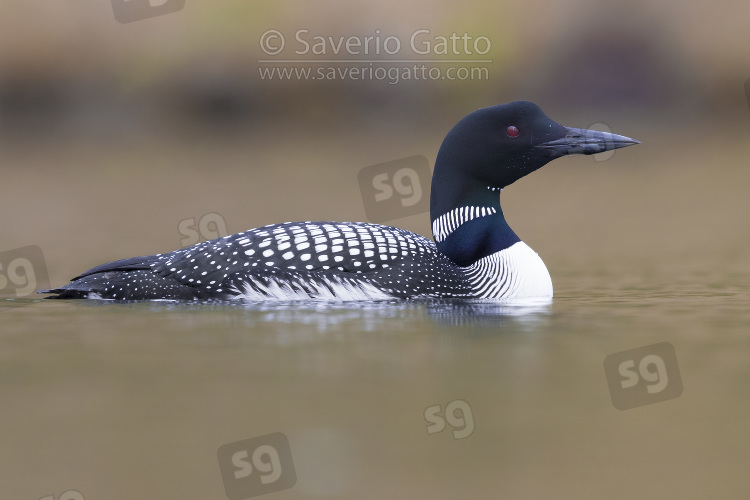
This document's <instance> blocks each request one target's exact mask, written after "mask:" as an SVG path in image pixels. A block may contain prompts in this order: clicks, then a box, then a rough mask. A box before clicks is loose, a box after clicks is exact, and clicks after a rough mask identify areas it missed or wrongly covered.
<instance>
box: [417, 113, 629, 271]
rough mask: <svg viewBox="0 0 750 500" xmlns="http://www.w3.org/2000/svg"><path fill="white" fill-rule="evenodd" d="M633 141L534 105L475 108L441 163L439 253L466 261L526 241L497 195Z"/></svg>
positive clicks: (437, 177)
mask: <svg viewBox="0 0 750 500" xmlns="http://www.w3.org/2000/svg"><path fill="white" fill-rule="evenodd" d="M633 144H639V142H638V141H636V140H634V139H630V138H628V137H624V136H621V135H617V134H612V133H609V132H599V131H596V130H586V129H578V128H570V127H565V126H563V125H560V124H559V123H557V122H555V121H553V120H551V119H550V118H549V117H547V115H545V114H544V112H543V111H542V110H541V109H540V108H539V106H537V105H536V104H534V103H532V102H528V101H516V102H512V103H509V104H500V105H497V106H491V107H489V108H483V109H479V110H477V111H474V112H473V113H471V114H469V115H467V116H466V117H464V118H463V119H462V120H461V121H459V122H458V123H457V124H456V125H455V126H454V127H453V129H451V131H450V132H448V135H447V136H446V137H445V139H444V140H443V144H442V145H441V146H440V151H439V152H438V156H437V160H436V162H435V171H434V172H433V175H432V190H431V193H430V219H431V221H432V229H433V237H434V238H435V242H436V243H437V244H438V249H439V250H440V251H441V252H442V253H444V254H445V255H447V256H448V257H450V258H451V259H452V260H453V261H454V262H456V263H461V264H466V263H471V262H475V261H476V260H477V259H478V258H481V257H483V256H485V255H489V254H490V253H492V252H494V251H497V250H498V249H502V248H505V247H507V246H509V245H511V244H513V243H514V242H516V241H520V240H519V238H518V237H517V236H516V235H515V234H514V233H513V231H512V230H511V229H510V227H508V226H507V223H506V222H505V219H504V217H503V215H502V210H501V209H500V200H499V196H498V193H497V191H499V190H501V189H502V188H504V187H506V186H508V185H510V184H512V183H514V182H515V181H517V180H518V179H520V178H521V177H523V176H525V175H528V174H530V173H531V172H533V171H535V170H537V169H539V168H541V167H543V166H544V165H546V164H547V163H548V162H550V161H551V160H554V159H555V158H559V157H561V156H565V155H570V154H587V155H590V154H595V153H602V152H604V151H611V150H613V149H617V148H623V147H626V146H630V145H633Z"/></svg>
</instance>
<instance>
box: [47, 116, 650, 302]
mask: <svg viewBox="0 0 750 500" xmlns="http://www.w3.org/2000/svg"><path fill="white" fill-rule="evenodd" d="M637 143H638V142H637V141H634V140H632V139H629V138H627V137H623V136H619V135H615V134H609V133H604V132H596V131H590V130H581V129H572V128H567V127H563V126H562V125H559V124H557V123H555V122H554V121H552V120H550V119H549V118H547V116H546V115H544V113H543V112H542V110H541V109H539V107H538V106H536V105H535V104H533V103H530V102H524V101H519V102H514V103H510V104H505V105H498V106H493V107H490V108H483V109H480V110H477V111H475V112H474V113H471V114H470V115H468V116H466V117H465V118H464V119H463V120H461V121H460V122H459V123H458V124H457V125H456V126H455V127H454V128H453V129H452V130H451V131H450V132H449V133H448V135H447V136H446V138H445V140H444V141H443V144H442V146H441V148H440V152H439V153H438V157H437V161H436V163H435V171H434V173H433V179H432V191H431V195H430V196H431V199H430V216H431V220H432V233H433V237H434V242H433V241H431V240H428V239H427V238H425V237H423V236H420V235H418V234H415V233H412V232H409V231H405V230H403V229H398V228H395V227H389V226H381V225H378V224H366V223H352V222H345V223H338V222H287V223H283V224H274V225H269V226H265V227H261V228H258V229H251V230H249V231H245V232H242V233H238V234H235V235H232V236H226V237H223V238H218V239H215V240H211V241H206V242H203V243H199V244H197V245H194V246H192V247H189V248H184V249H181V250H176V251H174V252H170V253H166V254H159V255H153V256H145V257H134V258H131V259H124V260H119V261H115V262H111V263H109V264H103V265H101V266H97V267H95V268H93V269H90V270H88V271H86V272H85V273H83V274H81V275H80V276H77V277H76V278H73V280H72V281H71V283H69V284H67V285H65V286H62V287H60V288H55V289H52V290H41V291H40V292H39V293H55V294H57V295H56V296H55V297H54V298H62V299H85V298H89V299H113V300H159V299H161V300H249V301H255V300H295V299H329V300H374V299H394V298H396V299H413V298H457V299H484V300H505V299H536V298H539V299H545V298H551V297H552V281H551V279H550V275H549V272H548V271H547V268H546V267H545V265H544V263H543V262H542V260H541V258H540V257H539V256H538V255H537V254H536V253H535V252H534V251H533V250H532V249H531V248H529V247H528V246H527V245H526V244H525V243H524V242H523V241H521V239H520V238H519V237H518V236H516V234H515V233H514V232H513V230H512V229H511V228H510V226H508V223H507V222H506V220H505V217H504V216H503V212H502V210H501V208H500V197H499V191H500V190H502V188H504V187H505V186H507V185H509V184H511V183H513V182H515V181H516V180H518V179H520V178H521V177H523V176H525V175H527V174H528V173H530V172H533V171H534V170H537V169H538V168H540V167H542V166H543V165H544V164H546V163H547V162H549V161H550V160H552V159H554V158H557V157H560V156H563V155H566V154H594V153H599V152H602V151H607V150H612V149H616V148H619V147H625V146H628V145H631V144H637Z"/></svg>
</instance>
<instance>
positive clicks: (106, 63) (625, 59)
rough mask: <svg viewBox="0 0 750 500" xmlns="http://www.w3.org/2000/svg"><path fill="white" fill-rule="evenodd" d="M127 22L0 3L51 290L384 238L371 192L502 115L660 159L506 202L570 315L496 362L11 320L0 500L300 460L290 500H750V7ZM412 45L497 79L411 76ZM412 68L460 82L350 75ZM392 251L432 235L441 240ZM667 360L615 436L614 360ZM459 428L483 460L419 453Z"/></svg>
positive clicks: (155, 316)
mask: <svg viewBox="0 0 750 500" xmlns="http://www.w3.org/2000/svg"><path fill="white" fill-rule="evenodd" d="M113 2H114V3H115V5H114V6H113V3H112V2H110V1H107V0H100V1H97V2H94V1H76V2H71V1H68V2H59V1H58V2H51V1H41V0H2V1H0V253H2V252H6V251H12V250H13V249H20V248H25V247H27V246H31V245H35V246H38V247H39V248H40V249H41V251H42V252H43V256H44V261H45V262H46V267H47V270H48V272H49V280H50V282H51V284H52V285H53V286H59V285H62V284H64V283H65V282H67V280H68V279H70V278H71V277H72V276H75V275H77V274H78V273H80V272H82V271H84V270H86V269H88V268H90V267H93V266H95V265H97V264H101V263H103V262H108V261H112V260H116V259H120V258H125V257H131V256H135V255H149V254H153V253H159V252H166V251H171V250H174V249H177V248H179V247H181V246H183V245H186V244H191V243H195V242H197V240H198V239H205V238H208V237H213V236H216V234H212V231H213V232H215V231H219V230H221V231H226V232H228V233H235V232H238V231H242V230H245V229H249V228H253V227H258V226H261V225H265V224H270V223H276V222H283V221H296V220H334V221H345V220H348V221H367V214H366V211H365V204H364V202H363V198H362V193H361V191H360V187H359V184H358V174H359V172H360V171H361V170H362V169H365V168H367V167H369V166H372V165H377V164H381V163H385V162H391V161H395V160H399V159H403V158H410V157H413V156H424V157H426V158H427V160H428V163H429V165H430V168H431V167H432V165H433V164H434V160H435V157H436V154H437V150H438V148H439V146H440V143H441V141H442V139H443V137H444V136H445V134H446V133H447V132H448V130H450V128H451V127H452V126H453V125H454V124H455V123H456V122H457V121H458V120H459V119H461V118H462V117H463V116H465V115H466V114H468V113H469V112H471V111H473V110H475V109H477V108H480V107H485V106H489V105H493V104H498V103H504V102H509V101H514V100H519V99H526V100H531V101H534V102H536V103H537V104H539V105H540V106H541V107H542V109H543V110H544V111H545V112H546V113H547V115H548V116H550V117H551V118H552V119H554V120H556V121H558V122H560V123H562V124H564V125H567V126H572V127H581V128H584V127H589V126H592V125H597V127H602V126H604V127H606V128H608V129H610V130H611V131H613V132H615V133H618V134H622V135H626V136H629V137H633V138H635V139H638V140H640V141H642V144H641V145H638V146H636V147H632V148H627V149H624V150H618V151H616V152H615V154H614V155H612V156H611V158H609V159H606V161H597V160H596V159H595V158H592V157H566V158H562V159H559V160H556V161H555V162H554V163H552V164H550V165H549V166H547V167H545V168H544V169H542V170H540V171H539V172H536V173H534V174H533V175H531V176H529V177H528V178H525V179H523V180H521V181H519V182H518V183H517V184H516V185H514V186H511V187H510V188H508V189H506V190H505V191H504V192H503V201H502V203H503V209H504V212H505V214H506V217H507V219H508V221H509V223H510V225H511V227H513V228H514V230H515V231H516V233H517V234H518V235H519V236H520V237H521V238H522V239H523V240H524V241H526V242H527V243H528V244H529V245H530V246H531V247H532V248H533V249H534V250H536V251H537V252H539V254H540V255H541V256H542V258H543V259H544V261H545V263H546V264H547V266H548V269H549V271H550V274H551V276H552V279H553V283H554V285H555V293H556V298H555V303H554V305H553V306H552V309H551V314H549V315H542V316H541V317H533V318H531V319H526V320H524V319H518V318H515V319H514V318H505V317H504V314H500V316H501V319H500V320H499V324H498V325H496V328H495V329H494V330H493V333H488V332H487V331H483V332H480V333H477V332H475V331H472V332H470V334H469V333H467V332H465V331H463V330H460V329H458V330H456V329H454V330H451V329H450V328H447V327H446V326H444V325H443V326H435V324H433V323H432V322H431V321H430V320H429V318H427V319H425V317H423V315H424V311H422V310H421V309H418V308H417V309H412V308H410V307H408V306H405V307H401V308H396V309H393V310H392V311H389V312H388V313H387V314H386V315H385V316H383V315H382V314H381V313H378V312H373V311H370V310H367V309H366V308H365V309H363V310H359V309H354V310H343V311H338V312H337V311H327V310H323V309H322V308H317V307H313V308H312V309H304V308H303V309H302V310H301V312H300V311H298V310H297V309H295V308H294V307H290V308H287V309H283V308H282V309H279V310H276V309H273V308H270V309H268V310H262V311H251V312H242V311H237V310H232V311H226V310H219V311H212V310H209V309H204V310H200V311H197V310H196V311H185V310H177V311H169V310H164V309H158V308H157V309H158V310H157V309H148V308H146V307H142V308H135V309H130V308H128V307H121V308H119V307H113V306H110V307H99V308H89V307H87V306H86V305H73V304H69V303H65V304H61V303H53V302H52V301H45V302H43V303H34V304H33V305H30V304H26V306H25V307H22V308H21V307H19V308H17V309H13V310H0V311H1V312H0V314H2V316H0V333H1V334H2V339H1V344H0V347H1V348H0V361H2V363H0V365H2V366H1V367H0V395H1V396H2V397H0V400H2V401H3V402H4V403H3V407H4V409H3V411H2V412H1V413H3V416H2V417H0V424H1V425H0V427H2V429H3V430H2V431H0V448H2V449H3V450H5V451H4V452H3V453H2V454H0V465H2V467H0V469H2V470H5V471H6V472H7V477H3V479H2V480H1V481H0V496H2V497H4V498H5V497H7V498H10V497H11V496H12V497H13V498H39V497H42V495H45V494H53V493H54V494H56V495H58V496H59V495H60V494H61V493H62V492H63V491H65V490H66V489H68V488H78V489H80V490H81V491H82V492H83V493H84V494H85V495H86V500H88V499H90V498H91V499H93V498H100V497H104V498H132V497H134V496H135V497H144V496H147V497H148V496H151V497H152V498H173V497H180V498H221V497H222V496H223V494H224V492H223V490H222V486H221V482H220V477H219V473H218V470H217V468H216V457H215V452H216V449H217V448H218V446H220V445H222V444H225V443H228V442H230V441H233V440H241V439H245V438H251V437H254V436H259V435H262V434H265V433H268V432H276V431H283V432H286V433H288V434H289V438H290V442H291V444H292V451H293V455H294V458H295V465H296V466H297V469H298V475H299V483H298V486H296V487H295V488H293V489H290V490H288V491H286V492H284V493H276V494H274V495H277V496H278V497H279V498H298V497H305V498H307V497H315V498H329V497H335V498H352V497H354V496H357V497H365V498H383V497H393V498H397V497H413V498H455V497H457V496H466V497H471V496H475V497H480V498H481V497H485V496H490V495H493V496H500V497H503V498H505V497H507V498H550V497H553V496H554V497H557V498H581V497H591V498H605V497H606V498H632V497H633V496H635V495H638V497H639V498H664V497H667V498H671V497H680V498H706V497H707V496H709V495H710V496H717V497H720V498H747V494H748V491H750V490H748V487H747V484H746V481H745V479H746V470H747V465H748V449H750V448H749V447H748V443H750V438H749V437H748V433H747V431H746V428H747V418H748V415H750V404H748V401H747V397H746V393H747V380H748V378H747V377H748V374H749V372H748V369H747V353H748V352H750V346H748V344H747V341H746V340H745V339H746V334H747V328H746V327H747V323H748V321H750V317H748V315H747V298H748V294H747V291H748V288H747V283H748V277H750V261H749V259H748V258H747V257H748V250H747V248H748V246H749V245H750V222H748V221H749V220H750V218H748V217H747V214H748V211H749V210H750V200H749V199H748V196H747V185H748V184H749V183H750V172H749V171H748V168H747V167H748V160H747V158H748V155H749V154H750V146H749V145H748V135H749V134H750V110H749V105H748V100H747V96H746V95H745V91H744V85H745V81H746V80H747V79H748V78H750V50H748V40H747V33H749V32H750V3H747V4H746V3H742V2H728V1H723V0H717V1H716V2H711V3H708V2H682V1H679V2H678V1H676V0H667V1H663V2H647V1H642V0H637V1H634V2H628V3H624V2H617V3H608V4H603V3H601V2H595V1H591V0H566V1H563V2H552V1H549V0H526V1H523V2H511V1H507V0H504V1H484V0H467V1H464V2H460V3H459V2H448V1H433V2H422V1H412V2H408V3H406V2H396V1H393V0H385V1H381V2H360V1H351V0H350V1H347V2H343V1H329V0H321V1H318V2H309V1H298V0H286V1H283V2H279V1H267V0H255V1H252V2H250V1H247V0H241V1H240V0H222V1H220V2H207V1H203V2H199V1H195V0H187V1H186V2H185V5H184V8H181V9H179V8H178V9H175V11H174V12H167V13H164V14H163V15H158V16H155V17H149V15H148V13H149V12H152V11H150V10H149V9H152V8H153V9H157V8H164V7H163V6H164V5H167V6H168V5H169V4H170V3H173V2H174V0H169V1H168V2H166V3H165V0H160V1H158V2H157V1H155V0H154V1H152V3H153V4H154V6H153V7H152V6H151V5H150V4H148V3H147V2H145V0H113ZM126 4H129V5H130V6H129V7H128V6H127V5H126ZM118 5H119V7H117V6H118ZM134 5H135V7H133V6H134ZM160 6H162V7H160ZM118 8H120V10H119V11H118ZM128 9H131V10H128ZM116 12H120V15H119V21H127V22H118V19H116V18H115V13H116ZM153 12H156V11H153ZM137 14H142V15H141V16H140V17H142V19H139V16H138V15H137ZM128 16H130V17H128ZM269 30H275V31H274V32H272V33H271V34H272V35H274V36H275V34H277V33H278V34H281V35H283V36H284V37H285V39H286V45H285V47H284V48H283V49H282V50H281V51H280V52H279V53H278V54H269V53H268V50H266V51H264V50H263V49H262V46H261V42H262V40H266V41H267V42H270V43H271V44H272V45H271V46H266V49H269V47H270V48H271V49H273V48H278V47H279V45H278V41H279V40H278V38H273V37H271V38H270V39H269V38H268V36H269V35H268V34H267V33H268V32H269ZM300 30H306V31H304V32H301V31H300ZM419 30H428V31H429V33H424V32H422V34H423V35H424V37H422V35H420V38H419V40H420V41H429V42H430V43H432V44H433V47H434V44H435V43H437V42H438V41H439V39H438V38H436V37H439V36H444V37H447V38H448V37H450V36H451V35H452V34H456V36H457V37H459V38H462V37H464V35H465V39H468V40H471V41H472V42H478V43H479V45H477V46H475V45H473V44H472V45H471V48H472V50H473V49H474V48H475V47H479V48H480V49H481V51H482V52H484V51H485V47H486V49H487V50H486V53H484V54H477V53H472V54H466V53H464V51H463V41H461V42H459V48H460V50H459V53H458V54H454V53H448V54H442V53H438V51H432V52H430V53H429V54H415V53H414V51H413V50H411V48H410V46H409V40H410V38H411V37H412V36H413V35H414V33H415V32H417V31H419ZM297 33H302V34H301V35H300V36H302V37H303V39H305V40H306V41H308V42H309V43H310V44H311V45H312V44H313V43H314V42H313V39H314V37H315V36H320V37H324V39H325V40H326V43H327V46H326V47H325V48H324V52H325V53H324V54H314V53H312V52H313V51H312V48H311V49H310V51H309V52H308V53H305V54H297V53H295V52H296V51H300V50H301V49H303V47H304V44H302V43H301V42H299V41H298V40H297V39H296V38H295V37H296V34H297ZM328 37H331V38H332V39H333V40H328ZM341 37H344V38H345V39H346V38H348V37H354V38H356V39H358V40H365V38H366V37H372V39H373V41H374V39H375V38H376V37H380V40H381V41H384V40H385V39H386V38H388V37H395V38H397V39H398V40H399V41H400V43H401V46H400V50H399V51H397V52H396V53H394V54H388V53H385V51H382V52H381V53H380V54H375V55H372V56H371V55H367V56H366V59H369V60H370V62H364V63H361V62H345V63H344V62H341V59H362V58H363V56H361V55H357V56H356V57H355V56H350V55H349V54H346V53H342V52H341V51H339V53H338V54H336V53H334V52H335V50H334V47H333V45H335V44H336V43H338V42H339V40H340V39H341ZM463 39H464V38H462V40H463ZM331 42H333V43H331ZM487 42H489V43H487ZM390 43H393V42H390ZM391 48H392V47H391ZM321 50H322V49H321ZM319 59H326V60H327V61H329V62H320V61H318V60H319ZM403 59H410V60H411V59H418V60H422V59H425V60H428V62H425V63H424V65H425V66H426V67H427V70H428V71H431V68H432V69H434V71H438V73H434V72H433V73H431V74H433V75H437V76H438V77H437V78H436V79H429V78H428V79H424V78H422V79H419V80H417V79H412V80H403V79H399V81H398V82H394V81H392V80H391V81H389V80H388V79H385V80H382V79H377V78H369V79H368V78H365V79H364V80H363V79H357V80H354V79H352V78H338V77H335V75H336V73H335V72H336V71H339V70H340V69H342V68H349V69H352V68H363V70H362V71H366V70H367V69H368V68H370V67H384V68H409V67H411V66H413V65H414V64H416V63H413V62H410V63H404V62H397V61H400V60H403ZM286 60H294V62H289V63H284V62H281V61H286ZM336 61H338V62H336ZM419 64H420V65H421V64H422V63H419ZM450 67H452V68H454V69H455V71H456V72H457V73H456V74H457V75H459V74H460V75H468V77H467V78H465V79H458V80H452V79H448V78H445V79H444V78H442V77H443V76H445V75H446V71H447V69H448V68H450ZM279 68H284V69H286V70H295V69H297V70H300V69H312V70H314V71H317V70H318V69H322V70H323V71H324V72H328V71H329V70H330V68H334V73H333V76H334V77H333V78H331V79H328V78H326V79H315V80H312V79H305V78H301V77H298V76H292V77H290V78H281V77H280V73H278V71H279ZM274 70H275V71H276V73H274V75H275V77H274V78H270V77H269V76H268V75H270V74H271V73H270V72H271V71H274ZM472 70H478V71H475V72H473V73H472ZM459 71H463V73H459ZM288 74H291V73H288ZM325 74H329V73H325ZM294 75H297V74H296V73H294ZM427 194H428V190H427V189H425V195H427ZM205 217H208V218H206V219H205V221H206V224H205V227H206V228H208V229H209V230H206V231H202V232H201V234H200V235H199V237H197V238H196V239H195V240H191V237H192V236H191V235H192V234H193V233H190V232H188V233H186V232H185V228H192V230H194V229H195V228H200V221H201V220H204V218H205ZM388 223H389V224H392V225H396V226H399V227H402V228H405V229H409V230H412V231H415V232H418V233H420V234H423V235H426V236H428V237H429V236H431V235H430V225H429V224H430V223H429V216H428V214H427V213H426V212H424V213H418V214H413V213H412V214H411V215H408V216H405V217H403V218H401V219H396V220H392V221H388ZM206 233H208V234H206ZM24 304H25V303H21V305H24ZM743 311H744V312H743ZM442 314H444V315H446V316H447V317H448V318H447V319H446V321H447V322H448V323H451V322H453V323H456V322H457V323H460V321H457V320H456V318H455V317H454V316H453V314H452V313H451V312H450V311H447V312H446V311H443V312H442ZM469 316H471V315H470V314H469ZM495 319H496V320H497V319H498V318H495ZM659 341H668V342H672V343H673V344H675V346H676V348H677V356H678V359H679V362H680V366H681V369H682V373H683V375H684V378H685V380H684V385H685V395H684V396H682V397H680V398H679V399H675V400H674V401H671V402H664V403H660V404H658V405H651V406H649V407H648V408H646V409H636V410H629V411H628V412H618V411H616V410H614V409H613V408H612V406H611V404H610V401H609V399H608V395H607V392H606V385H605V381H604V375H603V373H602V369H601V366H602V365H601V362H602V360H603V359H604V357H605V356H606V355H608V354H610V353H613V352H616V351H618V350H626V349H630V348H635V347H639V346H643V345H647V344H649V343H653V342H659ZM456 399H466V400H467V401H469V402H470V403H471V404H472V408H473V409H474V412H475V414H476V415H475V418H476V420H477V431H476V434H475V435H473V436H472V437H471V438H468V439H465V440H460V441H458V440H452V439H450V437H449V436H448V435H447V434H448V433H447V432H446V433H444V434H443V435H440V436H428V435H427V433H426V432H424V422H422V412H423V411H424V408H425V407H428V406H430V405H434V404H437V403H441V404H446V403H447V402H449V401H452V400H456ZM325 464H332V465H331V467H332V468H333V469H335V471H337V472H336V473H335V474H334V473H332V472H331V470H329V469H326V467H325ZM457 464H463V467H461V466H459V465H457ZM326 474H328V475H327V476H326ZM321 478H322V479H321ZM4 488H5V489H7V490H4ZM73 498H77V497H74V496H71V497H69V498H67V499H62V498H61V500H72V499H73ZM269 498H270V497H269ZM55 500H57V499H55Z"/></svg>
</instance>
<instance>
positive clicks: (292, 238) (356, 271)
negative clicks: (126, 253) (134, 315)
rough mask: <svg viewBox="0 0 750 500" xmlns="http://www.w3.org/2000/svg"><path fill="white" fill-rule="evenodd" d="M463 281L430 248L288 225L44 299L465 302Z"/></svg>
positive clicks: (94, 275)
mask: <svg viewBox="0 0 750 500" xmlns="http://www.w3.org/2000/svg"><path fill="white" fill-rule="evenodd" d="M468 291H469V288H468V287H467V284H466V280H465V276H464V275H463V274H462V273H461V271H460V270H459V269H458V268H457V266H455V265H454V264H453V263H451V262H450V261H449V260H448V258H447V257H445V256H443V255H442V254H440V253H439V252H438V251H437V249H436V247H435V244H434V243H433V242H432V241H430V240H428V239H427V238H425V237H423V236H420V235H418V234H415V233H412V232H409V231H405V230H403V229H399V228H395V227H389V226H381V225H378V224H364V223H349V222H344V223H336V222H287V223H283V224H275V225H270V226H265V227H261V228H257V229H251V230H249V231H245V232H243V233H238V234H235V235H232V236H226V237H223V238H218V239H215V240H210V241H206V242H203V243H199V244H197V245H194V246H191V247H188V248H183V249H180V250H176V251H174V252H170V253H165V254H158V255H152V256H145V257H134V258H132V259H123V260H119V261H115V262H111V263H108V264H103V265H101V266H97V267H94V268H92V269H89V270H88V271H86V272H85V273H83V274H81V275H80V276H78V277H76V278H74V279H73V280H72V282H71V283H69V284H68V285H65V286H63V287H60V288H57V289H53V290H43V291H42V292H41V293H58V294H60V295H59V296H58V297H57V298H96V297H98V298H110V299H125V300H144V299H146V300H148V299H151V300H153V299H208V298H220V299H221V298H230V297H236V296H240V295H244V296H245V297H247V298H248V299H259V300H265V299H267V298H277V299H287V298H332V299H340V298H346V299H355V300H367V299H374V298H380V299H382V298H389V297H400V298H406V297H420V296H443V297H446V296H464V295H465V293H466V292H468Z"/></svg>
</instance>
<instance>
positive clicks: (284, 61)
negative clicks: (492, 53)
mask: <svg viewBox="0 0 750 500" xmlns="http://www.w3.org/2000/svg"><path fill="white" fill-rule="evenodd" d="M258 62H259V63H275V64H289V63H307V64H312V63H341V64H346V63H380V64H389V63H431V64H435V63H454V64H455V63H481V64H490V63H492V59H258Z"/></svg>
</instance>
